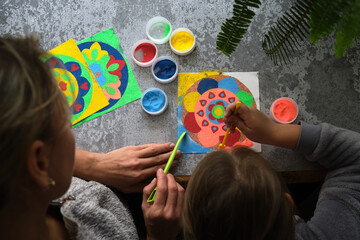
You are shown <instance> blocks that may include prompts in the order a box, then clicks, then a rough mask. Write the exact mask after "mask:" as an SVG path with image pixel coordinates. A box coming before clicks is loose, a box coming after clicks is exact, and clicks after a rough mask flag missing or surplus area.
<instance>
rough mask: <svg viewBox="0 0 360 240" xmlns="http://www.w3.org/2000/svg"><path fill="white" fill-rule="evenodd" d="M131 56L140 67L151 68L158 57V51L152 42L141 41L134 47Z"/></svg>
mask: <svg viewBox="0 0 360 240" xmlns="http://www.w3.org/2000/svg"><path fill="white" fill-rule="evenodd" d="M131 56H132V59H133V61H134V62H135V63H136V64H137V65H139V66H140V67H150V66H151V65H152V63H153V62H154V61H155V59H156V58H157V56H158V50H157V47H156V46H155V44H154V43H153V42H152V41H150V40H139V41H137V42H136V43H135V44H134V45H133V47H132V49H131Z"/></svg>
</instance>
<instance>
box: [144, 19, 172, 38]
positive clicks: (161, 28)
mask: <svg viewBox="0 0 360 240" xmlns="http://www.w3.org/2000/svg"><path fill="white" fill-rule="evenodd" d="M171 30H172V28H171V24H170V22H169V21H168V20H167V19H166V18H164V17H160V16H157V17H153V18H152V19H150V20H149V21H148V22H147V24H146V35H147V37H148V38H149V39H150V40H151V41H153V42H154V43H156V44H163V43H166V42H167V41H169V38H170V34H171Z"/></svg>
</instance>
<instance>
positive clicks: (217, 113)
mask: <svg viewBox="0 0 360 240" xmlns="http://www.w3.org/2000/svg"><path fill="white" fill-rule="evenodd" d="M211 113H212V115H213V116H214V118H216V119H220V118H223V117H224V114H225V108H224V107H223V106H221V105H216V106H215V107H213V109H212V111H211Z"/></svg>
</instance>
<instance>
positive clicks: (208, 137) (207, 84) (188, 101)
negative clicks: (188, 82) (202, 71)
mask: <svg viewBox="0 0 360 240" xmlns="http://www.w3.org/2000/svg"><path fill="white" fill-rule="evenodd" d="M182 100H183V101H182V111H181V121H182V123H183V125H184V127H185V129H186V130H187V131H188V134H189V136H190V137H191V139H192V140H194V141H195V142H196V143H198V144H199V145H201V146H203V147H206V148H210V149H214V150H216V149H218V146H219V144H220V143H221V142H222V141H223V139H224V136H225V132H226V129H227V128H226V125H225V123H224V120H223V117H224V114H225V110H226V107H227V106H228V105H229V104H230V103H233V102H236V101H239V100H241V101H242V102H243V103H244V104H246V105H248V106H252V107H256V103H255V101H254V97H253V95H252V94H251V92H250V91H249V89H248V88H247V87H246V86H245V85H244V84H242V83H241V82H240V81H239V80H237V79H235V78H233V77H230V76H225V75H214V76H209V77H207V78H202V79H200V80H199V81H197V82H195V83H194V85H192V86H191V87H190V88H189V89H188V91H187V92H186V94H185V95H184V98H183V99H182ZM236 145H242V146H248V147H250V146H252V145H253V143H252V142H251V141H250V140H249V139H248V138H246V136H245V135H244V134H241V132H240V131H239V130H237V131H235V132H234V133H231V134H229V136H228V138H227V141H226V146H229V147H232V146H236Z"/></svg>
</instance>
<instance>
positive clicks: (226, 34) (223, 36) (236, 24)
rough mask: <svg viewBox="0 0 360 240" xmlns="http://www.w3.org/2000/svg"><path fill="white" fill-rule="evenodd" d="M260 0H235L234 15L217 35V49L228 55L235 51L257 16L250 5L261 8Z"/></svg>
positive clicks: (226, 21)
mask: <svg viewBox="0 0 360 240" xmlns="http://www.w3.org/2000/svg"><path fill="white" fill-rule="evenodd" d="M260 5H261V2H260V1H259V0H235V3H234V10H233V17H231V18H228V19H226V20H225V22H224V23H223V24H222V26H221V30H222V31H221V32H220V33H219V34H218V36H217V40H216V49H218V50H220V51H221V52H223V53H224V54H225V55H226V56H230V55H231V53H233V52H234V51H235V49H236V47H237V46H238V44H239V43H240V41H241V39H242V38H243V36H244V34H245V33H246V32H247V29H248V27H249V25H250V23H251V20H252V18H253V17H254V16H255V13H254V11H252V10H251V9H249V7H253V8H259V7H260Z"/></svg>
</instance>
